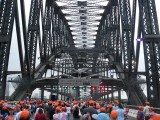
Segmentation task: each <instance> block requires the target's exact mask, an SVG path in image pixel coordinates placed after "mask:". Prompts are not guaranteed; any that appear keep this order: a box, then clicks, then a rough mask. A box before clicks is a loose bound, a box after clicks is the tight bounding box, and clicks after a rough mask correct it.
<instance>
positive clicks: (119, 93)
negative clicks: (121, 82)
mask: <svg viewBox="0 0 160 120" xmlns="http://www.w3.org/2000/svg"><path fill="white" fill-rule="evenodd" d="M118 101H119V102H120V103H121V89H118Z"/></svg>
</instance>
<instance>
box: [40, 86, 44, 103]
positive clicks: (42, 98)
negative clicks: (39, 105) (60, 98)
mask: <svg viewBox="0 0 160 120" xmlns="http://www.w3.org/2000/svg"><path fill="white" fill-rule="evenodd" d="M41 100H44V86H43V87H42V88H41Z"/></svg>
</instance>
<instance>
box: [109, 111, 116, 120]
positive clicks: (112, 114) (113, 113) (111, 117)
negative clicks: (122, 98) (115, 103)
mask: <svg viewBox="0 0 160 120" xmlns="http://www.w3.org/2000/svg"><path fill="white" fill-rule="evenodd" d="M117 117H118V112H117V111H116V110H112V111H111V114H110V119H111V120H117Z"/></svg>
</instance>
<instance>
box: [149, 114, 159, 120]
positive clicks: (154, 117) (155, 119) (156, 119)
mask: <svg viewBox="0 0 160 120" xmlns="http://www.w3.org/2000/svg"><path fill="white" fill-rule="evenodd" d="M149 120H160V115H154V116H152V117H151V118H150V119H149Z"/></svg>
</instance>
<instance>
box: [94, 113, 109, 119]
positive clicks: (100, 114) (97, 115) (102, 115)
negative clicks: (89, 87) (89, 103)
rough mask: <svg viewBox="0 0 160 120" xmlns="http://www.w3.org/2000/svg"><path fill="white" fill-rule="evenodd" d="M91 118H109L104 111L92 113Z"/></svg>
mask: <svg viewBox="0 0 160 120" xmlns="http://www.w3.org/2000/svg"><path fill="white" fill-rule="evenodd" d="M92 118H94V119H96V120H110V118H109V116H108V115H107V114H106V113H99V114H93V115H92Z"/></svg>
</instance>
